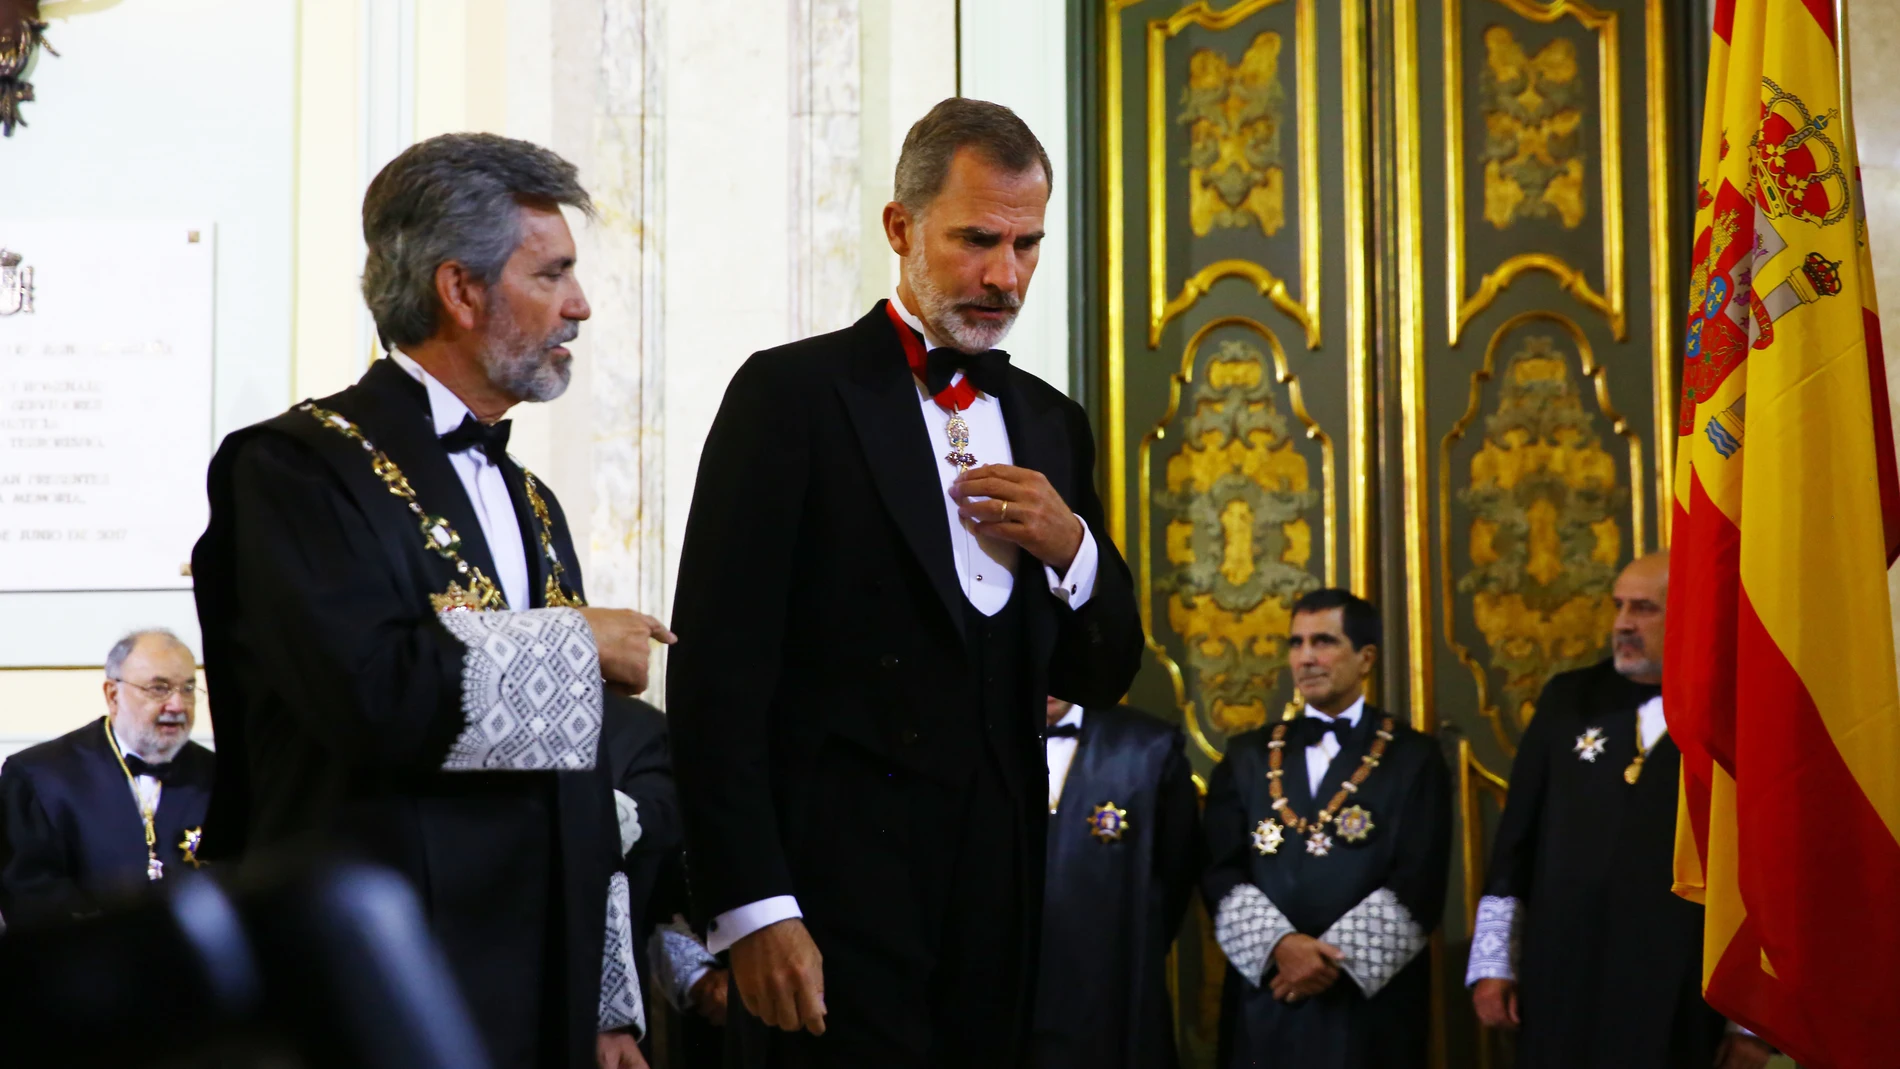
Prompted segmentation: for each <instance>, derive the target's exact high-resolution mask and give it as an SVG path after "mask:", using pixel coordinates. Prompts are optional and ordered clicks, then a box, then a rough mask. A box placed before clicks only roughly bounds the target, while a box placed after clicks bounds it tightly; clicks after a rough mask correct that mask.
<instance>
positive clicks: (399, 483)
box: [297, 401, 587, 612]
mask: <svg viewBox="0 0 1900 1069" xmlns="http://www.w3.org/2000/svg"><path fill="white" fill-rule="evenodd" d="M297 411H299V412H305V413H308V414H309V415H310V416H311V418H313V419H315V420H316V421H317V422H318V423H321V424H322V425H323V426H325V427H328V428H329V429H331V430H333V431H335V432H337V433H338V434H341V435H342V436H343V437H345V438H348V439H350V440H351V441H353V442H356V443H357V444H358V445H361V446H362V447H363V451H364V452H366V453H368V454H369V455H370V469H371V470H372V471H374V472H375V473H376V477H377V478H379V479H381V480H382V481H383V485H384V486H385V487H387V488H388V489H389V492H390V493H391V494H393V495H395V496H396V497H397V498H398V499H399V500H401V501H402V503H403V504H404V505H406V506H408V508H409V512H410V514H411V515H413V516H414V517H415V518H416V520H417V522H418V523H419V525H420V526H421V529H422V541H423V544H424V545H426V546H428V547H429V548H430V549H431V550H434V551H435V552H436V553H437V554H438V555H440V556H441V557H442V558H443V559H444V560H446V561H448V562H449V563H450V564H453V565H455V571H456V573H457V574H459V575H461V576H462V577H463V578H464V579H466V580H467V582H468V586H466V587H464V586H463V585H462V582H461V581H460V580H454V579H451V580H450V581H449V588H448V590H446V591H444V592H443V593H440V594H430V595H429V605H430V606H431V607H432V608H434V609H435V611H436V612H453V611H463V610H470V611H475V612H488V611H499V610H502V609H506V608H507V607H508V603H507V600H506V599H505V598H504V597H502V593H501V587H499V586H497V585H496V584H495V582H494V580H492V579H490V578H488V576H486V575H484V574H482V570H481V568H480V567H478V566H476V565H473V564H470V563H469V562H467V561H466V560H463V559H462V552H461V551H462V536H461V535H458V534H456V533H455V528H454V527H453V526H452V525H450V523H449V521H448V517H446V516H437V515H434V514H432V513H429V512H426V511H424V510H423V508H422V505H421V504H420V503H419V502H418V501H417V500H416V491H415V488H414V487H412V486H410V485H409V478H408V476H406V475H404V474H403V473H402V469H401V468H399V467H397V466H396V462H395V461H393V460H391V459H389V455H388V454H387V453H384V452H383V451H382V450H380V449H378V448H376V443H374V442H372V441H370V440H369V438H367V437H366V436H365V435H364V434H363V432H362V431H361V430H359V429H357V426H356V424H354V423H352V422H350V420H349V418H348V417H346V416H344V415H342V414H340V413H337V412H332V411H330V410H329V409H327V408H319V407H317V406H316V405H315V404H313V403H311V402H309V401H305V402H304V403H303V404H301V405H298V406H297ZM521 473H522V475H523V476H524V481H525V483H526V486H527V492H528V505H529V507H530V508H531V509H533V511H534V519H535V526H536V527H538V528H539V529H540V531H539V533H540V535H541V550H542V552H543V553H545V554H547V558H548V563H549V569H548V581H547V586H546V588H545V590H544V591H543V595H544V600H545V601H546V602H547V605H548V607H549V608H578V607H580V606H583V605H586V604H587V602H586V601H585V600H583V599H582V598H581V597H580V596H579V595H577V594H574V593H572V592H570V591H569V590H568V589H567V588H566V587H565V586H563V585H562V584H561V582H560V580H561V578H562V577H563V576H565V575H566V574H567V570H566V569H565V568H563V567H562V566H561V559H560V557H559V556H557V555H556V554H555V552H554V540H553V537H552V535H551V534H550V533H549V530H550V528H552V527H553V525H554V524H553V520H552V518H551V517H550V516H549V513H548V506H547V502H545V501H543V500H542V499H541V492H540V489H539V487H538V486H537V484H536V482H535V478H534V474H533V473H532V472H530V471H528V470H527V469H526V468H523V469H522V470H521Z"/></svg>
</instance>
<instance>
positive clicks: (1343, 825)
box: [1334, 805, 1373, 843]
mask: <svg viewBox="0 0 1900 1069" xmlns="http://www.w3.org/2000/svg"><path fill="white" fill-rule="evenodd" d="M1334 823H1335V824H1337V825H1338V827H1339V837H1340V838H1341V839H1344V840H1346V841H1347V842H1349V843H1363V842H1365V841H1366V836H1368V835H1370V834H1372V827H1373V825H1372V814H1371V812H1369V811H1368V810H1367V809H1366V808H1365V807H1364V806H1357V805H1355V806H1351V807H1349V808H1347V809H1343V810H1341V811H1340V813H1339V819H1338V820H1337V821H1335V822H1334Z"/></svg>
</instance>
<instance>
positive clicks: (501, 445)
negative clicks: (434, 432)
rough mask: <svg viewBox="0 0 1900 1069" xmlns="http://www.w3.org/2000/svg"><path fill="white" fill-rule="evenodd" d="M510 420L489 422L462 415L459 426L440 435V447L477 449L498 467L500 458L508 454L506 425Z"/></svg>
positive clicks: (456, 451)
mask: <svg viewBox="0 0 1900 1069" xmlns="http://www.w3.org/2000/svg"><path fill="white" fill-rule="evenodd" d="M512 422H514V421H513V420H506V419H504V420H502V421H501V422H499V423H492V424H491V423H483V422H482V421H481V420H479V419H476V418H475V417H474V416H473V415H467V416H463V417H462V425H461V426H459V427H457V428H455V429H454V430H452V431H450V432H449V433H447V434H445V435H443V436H442V438H441V442H442V448H444V449H446V450H448V451H449V452H451V453H460V452H463V451H465V450H469V449H479V450H481V451H482V452H484V453H486V454H488V460H489V462H490V463H492V464H494V465H496V466H497V467H499V466H500V465H501V458H502V457H505V456H507V455H508V425H509V424H510V423H512Z"/></svg>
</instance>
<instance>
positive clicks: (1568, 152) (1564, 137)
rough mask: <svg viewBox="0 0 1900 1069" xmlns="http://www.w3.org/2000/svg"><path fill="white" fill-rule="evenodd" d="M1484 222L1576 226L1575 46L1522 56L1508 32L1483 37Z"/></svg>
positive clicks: (1579, 199) (1555, 44)
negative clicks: (1553, 221)
mask: <svg viewBox="0 0 1900 1069" xmlns="http://www.w3.org/2000/svg"><path fill="white" fill-rule="evenodd" d="M1484 50H1485V63H1484V69H1483V76H1482V77H1481V78H1480V79H1479V82H1478V84H1479V98H1480V99H1479V104H1480V106H1481V107H1483V109H1484V132H1485V140H1484V217H1485V219H1486V220H1488V221H1489V222H1490V223H1491V225H1492V226H1493V227H1495V228H1497V229H1499V230H1504V229H1506V228H1508V227H1509V226H1511V224H1513V223H1515V222H1517V220H1519V219H1520V218H1521V219H1543V218H1547V217H1549V216H1550V215H1551V214H1552V213H1555V214H1556V215H1557V217H1558V218H1559V219H1561V220H1562V221H1563V225H1564V229H1565V230H1575V229H1576V228H1577V227H1578V226H1581V225H1582V224H1583V216H1584V210H1585V205H1584V199H1583V170H1584V165H1583V151H1582V145H1581V142H1582V138H1581V137H1579V136H1578V133H1579V131H1580V129H1581V128H1582V126H1583V109H1582V108H1581V107H1580V106H1579V100H1578V85H1577V46H1576V43H1575V42H1573V41H1572V40H1570V38H1568V37H1559V38H1557V39H1556V40H1554V41H1551V42H1550V43H1548V44H1546V45H1545V46H1544V47H1543V48H1540V49H1538V50H1537V51H1536V52H1535V53H1531V52H1527V51H1526V50H1525V48H1524V45H1523V43H1522V42H1520V41H1519V40H1518V39H1517V36H1516V35H1515V34H1513V33H1512V32H1511V30H1510V27H1508V26H1489V27H1486V29H1485V31H1484Z"/></svg>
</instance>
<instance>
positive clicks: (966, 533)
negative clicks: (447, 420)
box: [437, 291, 1098, 954]
mask: <svg viewBox="0 0 1900 1069" xmlns="http://www.w3.org/2000/svg"><path fill="white" fill-rule="evenodd" d="M891 307H893V308H895V309H897V314H898V316H899V317H900V318H902V319H903V321H904V322H905V323H906V324H907V325H909V327H910V328H911V329H912V330H914V331H916V332H917V333H919V334H922V335H923V336H924V341H925V343H926V345H927V346H928V347H929V348H931V349H941V348H942V347H943V341H942V339H939V338H934V337H932V336H931V332H930V329H929V328H928V327H926V326H925V325H924V323H923V321H922V320H920V319H918V318H917V317H916V316H914V315H912V314H910V309H908V308H905V307H904V300H903V298H902V297H900V296H899V295H898V294H897V293H896V292H895V291H893V292H892V293H891ZM962 378H963V373H962V372H960V371H959V372H957V373H956V374H955V375H954V376H952V377H951V379H950V382H951V385H955V384H956V383H957V382H959V381H961V380H962ZM913 381H915V382H916V384H917V403H918V406H919V407H920V408H921V409H922V410H923V414H924V426H926V427H928V428H929V429H930V446H931V453H932V454H933V455H934V456H936V458H937V479H938V482H940V483H941V484H942V486H943V508H944V516H945V518H946V520H947V521H948V523H949V524H950V551H951V554H952V555H953V556H954V557H955V558H956V565H957V580H958V582H959V583H960V584H961V585H962V587H963V596H964V597H966V598H969V599H970V604H972V605H974V606H976V608H977V611H979V612H981V613H982V614H983V615H985V616H995V615H996V614H997V613H999V612H1001V611H1003V606H1005V605H1007V604H1009V594H1010V590H1011V589H1012V588H1013V587H1014V586H1015V585H1016V560H1017V554H1018V553H1019V552H1020V550H1019V549H1018V548H1017V546H1016V545H1015V543H1013V542H1005V541H1003V540H1002V539H1000V538H990V537H988V536H986V535H984V534H983V533H982V532H981V530H980V525H979V524H977V523H975V522H973V521H969V520H965V519H964V518H963V517H962V516H960V515H958V514H957V500H956V499H955V498H953V497H951V496H950V484H951V483H952V482H955V481H956V478H957V476H958V475H959V474H961V472H959V471H958V470H957V466H956V465H955V464H952V463H950V462H949V461H948V460H945V459H944V457H945V455H947V454H948V453H949V452H950V440H949V438H947V437H945V434H944V428H945V426H946V425H947V424H949V422H950V413H948V412H945V411H944V410H943V407H942V406H941V405H939V404H937V402H936V400H935V398H933V397H932V396H931V395H930V390H929V388H928V387H926V386H925V385H924V384H923V381H922V380H921V379H915V378H913ZM963 421H964V422H965V423H967V424H969V427H970V445H969V448H968V450H967V451H968V452H969V453H970V454H971V455H972V456H975V457H976V458H977V464H978V465H979V466H981V465H984V464H1013V463H1015V454H1014V453H1012V452H1011V451H1010V448H1009V429H1008V427H1006V426H1005V425H1004V422H1003V406H1002V405H1001V404H999V403H998V402H997V400H996V398H994V397H991V396H989V395H988V394H985V393H981V392H979V393H978V394H977V395H976V399H975V400H974V401H972V402H971V404H970V407H969V408H967V409H965V410H964V411H963ZM437 425H438V426H440V424H439V423H438V424H437ZM1083 474H1084V477H1086V476H1087V473H1083ZM1097 560H1098V553H1097V550H1096V547H1095V535H1094V533H1093V532H1091V531H1090V530H1089V525H1088V521H1086V520H1083V521H1082V545H1081V546H1080V547H1079V548H1077V549H1076V551H1075V560H1073V561H1070V562H1069V571H1068V574H1066V575H1057V574H1056V570H1055V569H1054V568H1051V567H1049V566H1048V565H1046V564H1045V565H1043V569H1042V571H1043V577H1044V578H1045V579H1046V580H1048V583H1049V592H1050V593H1051V594H1053V595H1055V596H1056V598H1057V599H1059V600H1060V601H1061V602H1062V603H1063V604H1065V605H1067V606H1068V607H1069V608H1071V609H1079V608H1081V607H1082V606H1083V605H1085V604H1087V603H1088V600H1089V596H1090V595H1091V594H1093V593H1095V569H1096V563H1097ZM1071 753H1073V750H1071ZM804 915H805V914H804V912H803V911H801V910H800V909H799V908H798V900H797V899H796V898H794V897H792V896H791V895H777V896H775V897H772V898H767V899H762V900H760V901H758V902H753V903H751V904H750V905H744V906H740V907H739V908H738V909H733V910H728V911H726V912H724V913H721V914H720V915H719V916H717V917H714V918H713V920H712V923H711V924H710V925H708V926H707V933H706V947H707V949H709V950H711V951H712V952H713V953H715V954H717V953H720V952H721V951H723V950H725V949H726V948H727V947H729V946H731V945H732V944H734V943H736V942H738V941H739V940H741V939H744V938H745V937H746V936H748V935H751V934H752V933H753V932H756V931H758V930H759V929H760V928H763V927H765V926H767V925H769V924H777V923H778V922H779V921H782V920H790V919H791V918H793V917H802V916H804Z"/></svg>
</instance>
